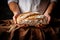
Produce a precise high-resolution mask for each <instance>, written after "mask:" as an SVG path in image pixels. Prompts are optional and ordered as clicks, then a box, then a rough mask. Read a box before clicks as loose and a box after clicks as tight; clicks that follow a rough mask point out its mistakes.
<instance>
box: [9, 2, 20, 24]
mask: <svg viewBox="0 0 60 40" xmlns="http://www.w3.org/2000/svg"><path fill="white" fill-rule="evenodd" d="M8 5H9V8H10V10H11V11H12V12H13V14H14V16H13V21H14V23H17V22H16V19H17V16H18V15H19V14H20V9H19V6H18V4H17V3H16V2H10V3H9V4H8Z"/></svg>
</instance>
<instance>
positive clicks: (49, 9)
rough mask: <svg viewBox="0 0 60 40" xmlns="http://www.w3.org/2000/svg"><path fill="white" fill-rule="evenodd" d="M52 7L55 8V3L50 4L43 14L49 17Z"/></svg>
mask: <svg viewBox="0 0 60 40" xmlns="http://www.w3.org/2000/svg"><path fill="white" fill-rule="evenodd" d="M54 7H55V2H51V3H50V5H49V6H48V8H47V10H46V12H45V14H48V15H50V14H51V12H52V10H53V8H54Z"/></svg>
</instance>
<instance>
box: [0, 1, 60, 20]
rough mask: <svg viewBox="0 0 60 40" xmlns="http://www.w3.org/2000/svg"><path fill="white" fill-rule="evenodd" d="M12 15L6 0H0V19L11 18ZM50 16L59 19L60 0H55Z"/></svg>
mask: <svg viewBox="0 0 60 40" xmlns="http://www.w3.org/2000/svg"><path fill="white" fill-rule="evenodd" d="M12 16H13V14H12V12H11V11H10V9H9V7H8V3H7V0H0V20H1V19H11V18H12ZM52 17H53V18H57V19H60V1H59V0H57V4H56V7H55V9H54V10H53V12H52Z"/></svg>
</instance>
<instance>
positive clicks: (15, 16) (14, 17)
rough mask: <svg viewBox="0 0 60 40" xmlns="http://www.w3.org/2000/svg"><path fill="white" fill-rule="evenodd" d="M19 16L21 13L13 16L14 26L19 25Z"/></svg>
mask: <svg viewBox="0 0 60 40" xmlns="http://www.w3.org/2000/svg"><path fill="white" fill-rule="evenodd" d="M19 15H20V13H16V14H14V16H13V21H14V24H17V17H18V16H19Z"/></svg>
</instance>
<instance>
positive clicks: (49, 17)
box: [44, 13, 51, 24]
mask: <svg viewBox="0 0 60 40" xmlns="http://www.w3.org/2000/svg"><path fill="white" fill-rule="evenodd" d="M44 16H46V17H47V19H48V21H47V23H48V24H49V22H50V20H51V16H50V15H49V14H46V13H45V14H44Z"/></svg>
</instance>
